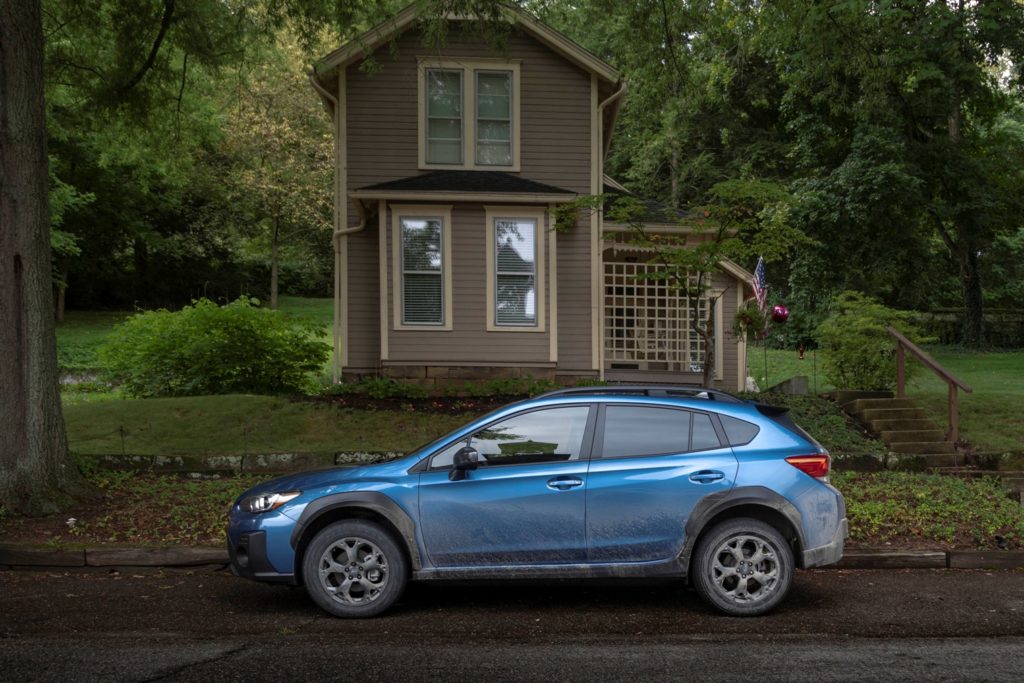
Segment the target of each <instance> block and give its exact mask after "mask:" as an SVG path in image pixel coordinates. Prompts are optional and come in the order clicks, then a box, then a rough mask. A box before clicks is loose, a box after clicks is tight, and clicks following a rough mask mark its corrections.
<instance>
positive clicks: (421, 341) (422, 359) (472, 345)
mask: <svg viewBox="0 0 1024 683" xmlns="http://www.w3.org/2000/svg"><path fill="white" fill-rule="evenodd" d="M389 213H390V211H389ZM452 223H453V229H452V263H450V264H448V267H449V268H452V269H453V270H452V275H453V277H452V308H451V310H452V329H451V331H447V332H446V331H441V330H396V329H393V326H392V329H391V331H390V332H389V334H388V337H389V357H388V361H389V362H392V363H415V364H417V365H458V364H459V363H460V362H462V363H491V364H494V365H502V364H503V363H536V364H537V365H544V364H546V363H547V362H548V332H488V331H487V309H486V305H487V304H486V300H487V294H486V283H487V280H486V277H487V272H486V271H487V266H486V251H485V249H486V246H485V240H484V234H485V233H484V230H485V229H486V226H485V224H484V209H483V207H482V206H480V205H478V204H455V205H454V206H452ZM388 225H389V226H390V225H391V219H390V216H389V218H388ZM393 238H394V235H393V234H392V233H391V231H390V230H389V234H388V250H387V253H388V282H391V275H392V272H393V271H392V269H393V268H394V263H392V261H393V257H392V249H391V245H392V239H393ZM546 265H547V264H545V268H546ZM559 266H561V263H559ZM559 275H561V272H559ZM388 309H389V310H388V321H389V323H390V321H391V320H393V315H394V297H393V296H390V297H388ZM546 314H547V311H546V310H545V315H546Z"/></svg>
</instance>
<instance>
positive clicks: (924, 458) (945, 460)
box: [888, 453, 962, 472]
mask: <svg viewBox="0 0 1024 683" xmlns="http://www.w3.org/2000/svg"><path fill="white" fill-rule="evenodd" d="M961 459H962V458H961V456H959V455H957V454H956V453H924V454H914V453H893V454H891V455H889V458H888V467H889V469H894V470H911V471H915V472H920V471H924V470H933V471H942V470H946V469H949V468H952V467H956V466H957V465H960V464H962V463H961V462H960V460H961Z"/></svg>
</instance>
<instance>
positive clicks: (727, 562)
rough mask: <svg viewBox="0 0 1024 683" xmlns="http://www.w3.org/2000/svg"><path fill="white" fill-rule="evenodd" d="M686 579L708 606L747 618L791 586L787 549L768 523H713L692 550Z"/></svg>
mask: <svg viewBox="0 0 1024 683" xmlns="http://www.w3.org/2000/svg"><path fill="white" fill-rule="evenodd" d="M694 553H695V554H694V558H693V565H692V566H693V576H692V577H691V581H692V583H693V585H694V587H695V588H696V589H697V592H698V593H700V596H701V597H702V598H704V600H705V601H707V602H708V603H709V604H710V605H711V606H713V607H715V608H716V609H718V610H719V611H721V612H724V613H725V614H728V615H730V616H734V617H753V616H757V615H760V614H764V613H766V612H768V611H770V610H772V609H774V608H775V607H777V606H778V605H779V603H780V602H782V600H783V599H784V598H785V597H786V594H787V593H788V592H789V589H790V586H792V584H793V568H794V563H793V551H792V549H791V548H790V547H789V544H788V543H787V542H786V539H785V538H783V537H782V534H780V533H779V532H778V531H777V530H776V529H775V528H774V527H772V526H771V525H769V524H766V523H764V522H762V521H759V520H756V519H750V518H747V517H739V518H736V519H728V520H725V521H724V522H721V523H720V524H716V525H715V526H714V527H713V528H711V529H709V530H708V531H707V533H705V534H704V535H703V536H701V538H700V541H699V542H698V543H697V547H696V549H695V551H694Z"/></svg>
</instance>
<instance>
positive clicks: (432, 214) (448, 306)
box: [391, 204, 452, 331]
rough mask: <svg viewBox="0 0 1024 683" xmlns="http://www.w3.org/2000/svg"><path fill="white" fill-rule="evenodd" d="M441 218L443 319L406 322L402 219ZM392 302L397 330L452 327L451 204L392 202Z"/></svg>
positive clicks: (426, 329)
mask: <svg viewBox="0 0 1024 683" xmlns="http://www.w3.org/2000/svg"><path fill="white" fill-rule="evenodd" d="M403 218H413V219H415V218H419V219H424V218H440V219H441V280H442V285H441V323H440V324H438V323H407V322H405V321H404V319H403V317H404V316H403V313H404V306H403V301H402V292H403V290H404V283H403V277H402V276H403V274H404V273H403V269H402V219H403ZM391 292H392V296H391V306H392V315H393V328H394V329H395V330H420V331H451V329H452V207H451V205H440V204H393V205H392V206H391Z"/></svg>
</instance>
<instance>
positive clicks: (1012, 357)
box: [747, 347, 1024, 453]
mask: <svg viewBox="0 0 1024 683" xmlns="http://www.w3.org/2000/svg"><path fill="white" fill-rule="evenodd" d="M927 351H928V353H930V354H931V355H932V357H934V358H935V359H936V360H937V361H938V362H939V363H941V364H942V365H943V366H945V367H946V368H948V369H949V371H950V372H952V373H953V374H954V375H956V376H957V377H959V378H960V379H961V380H963V381H964V382H966V383H967V384H968V386H970V387H971V388H972V389H973V390H974V391H973V393H970V394H965V393H963V392H960V434H961V438H963V439H966V440H967V441H968V442H969V443H971V444H972V445H974V446H975V448H976V449H977V450H978V451H980V452H984V453H989V452H1004V451H1008V450H1021V449H1024V420H1022V419H1021V418H1020V415H1021V413H1022V412H1024V351H1001V352H974V351H962V350H958V349H949V348H943V347H936V348H931V349H927ZM814 353H815V352H813V351H808V352H807V353H805V354H804V360H802V361H801V360H798V358H797V352H796V351H779V350H769V351H768V353H767V358H768V374H767V381H766V382H765V381H762V378H764V377H765V372H764V368H765V354H764V351H763V350H762V349H761V348H760V347H751V349H750V351H749V355H748V357H747V365H748V367H749V371H750V374H751V376H752V377H754V378H755V379H757V382H758V385H759V386H761V387H769V386H772V385H773V384H777V383H778V382H781V381H783V380H785V379H788V378H789V377H792V376H794V375H807V378H808V381H809V382H810V386H811V391H815V390H816V391H817V392H818V393H820V392H823V391H829V390H831V389H833V388H834V387H833V386H832V384H831V383H830V382H829V381H828V379H827V378H826V377H825V376H824V374H823V373H822V371H821V365H820V363H819V364H818V365H817V367H815V356H814ZM819 360H820V359H819ZM908 363H916V360H913V359H911V358H908ZM815 370H817V374H816V375H815ZM815 385H816V389H815ZM946 394H947V387H946V384H945V382H943V381H942V380H940V379H939V378H938V377H936V376H935V375H934V374H933V373H932V372H930V371H929V370H926V369H922V370H921V371H920V372H919V373H918V374H917V376H916V377H915V378H914V379H913V380H912V381H911V382H910V383H909V386H908V387H907V395H908V396H909V397H911V398H916V399H918V400H919V401H920V404H921V406H922V407H923V408H925V409H926V410H928V411H929V412H931V413H932V414H933V415H934V416H935V420H936V422H937V423H938V424H939V425H940V426H941V427H942V428H945V427H946V424H947V418H946Z"/></svg>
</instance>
